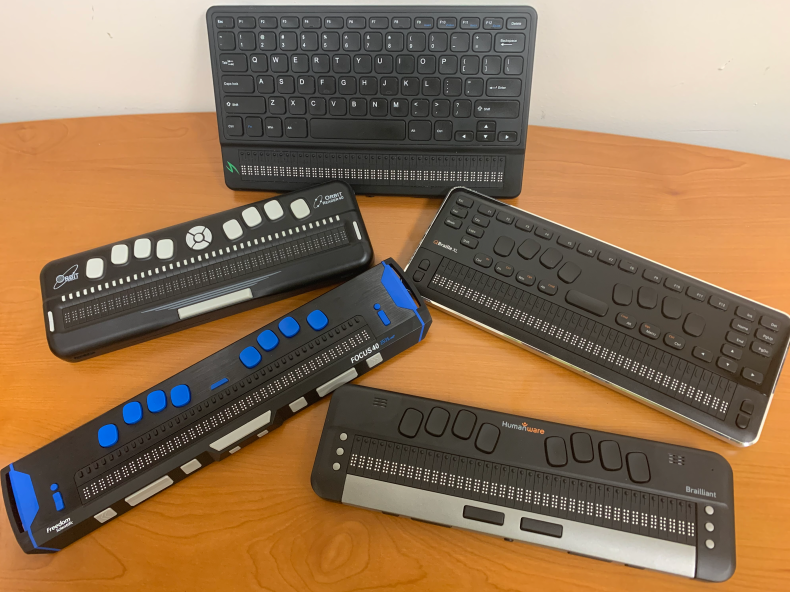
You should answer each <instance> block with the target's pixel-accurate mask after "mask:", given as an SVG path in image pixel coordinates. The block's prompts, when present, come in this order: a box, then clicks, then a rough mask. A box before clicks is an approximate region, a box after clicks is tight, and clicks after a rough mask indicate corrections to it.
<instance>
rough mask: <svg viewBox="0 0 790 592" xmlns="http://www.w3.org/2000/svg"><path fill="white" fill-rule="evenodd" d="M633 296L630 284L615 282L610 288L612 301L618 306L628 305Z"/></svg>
mask: <svg viewBox="0 0 790 592" xmlns="http://www.w3.org/2000/svg"><path fill="white" fill-rule="evenodd" d="M633 298H634V291H633V289H632V288H631V286H626V285H625V284H615V285H614V289H613V290H612V301H613V302H614V303H615V304H618V305H620V306H628V305H629V304H631V302H632V301H633Z"/></svg>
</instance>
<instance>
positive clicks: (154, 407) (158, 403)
mask: <svg viewBox="0 0 790 592" xmlns="http://www.w3.org/2000/svg"><path fill="white" fill-rule="evenodd" d="M145 402H146V405H148V411H150V412H151V413H159V412H160V411H162V410H163V409H164V408H165V407H167V399H166V398H165V391H153V392H152V393H148V397H147V398H146V401H145Z"/></svg>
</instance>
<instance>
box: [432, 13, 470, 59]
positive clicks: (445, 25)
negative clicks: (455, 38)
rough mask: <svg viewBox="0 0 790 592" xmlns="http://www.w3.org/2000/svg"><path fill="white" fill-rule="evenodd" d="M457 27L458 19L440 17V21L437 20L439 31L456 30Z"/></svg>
mask: <svg viewBox="0 0 790 592" xmlns="http://www.w3.org/2000/svg"><path fill="white" fill-rule="evenodd" d="M457 26H458V19H457V18H455V17H454V16H440V17H439V18H438V19H436V28H437V29H455V28H456V27H457ZM464 51H466V50H464Z"/></svg>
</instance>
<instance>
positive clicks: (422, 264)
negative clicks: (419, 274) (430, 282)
mask: <svg viewBox="0 0 790 592" xmlns="http://www.w3.org/2000/svg"><path fill="white" fill-rule="evenodd" d="M430 266H431V262H430V261H428V259H423V260H422V261H420V266H419V267H420V269H422V270H423V271H428V268H429V267H430Z"/></svg>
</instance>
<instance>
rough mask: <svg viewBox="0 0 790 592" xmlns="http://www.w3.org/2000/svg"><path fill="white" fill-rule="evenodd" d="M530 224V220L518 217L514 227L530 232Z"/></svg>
mask: <svg viewBox="0 0 790 592" xmlns="http://www.w3.org/2000/svg"><path fill="white" fill-rule="evenodd" d="M532 226H533V224H532V222H530V221H529V220H525V219H524V218H519V219H518V220H516V228H518V229H519V230H523V231H524V232H532Z"/></svg>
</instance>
